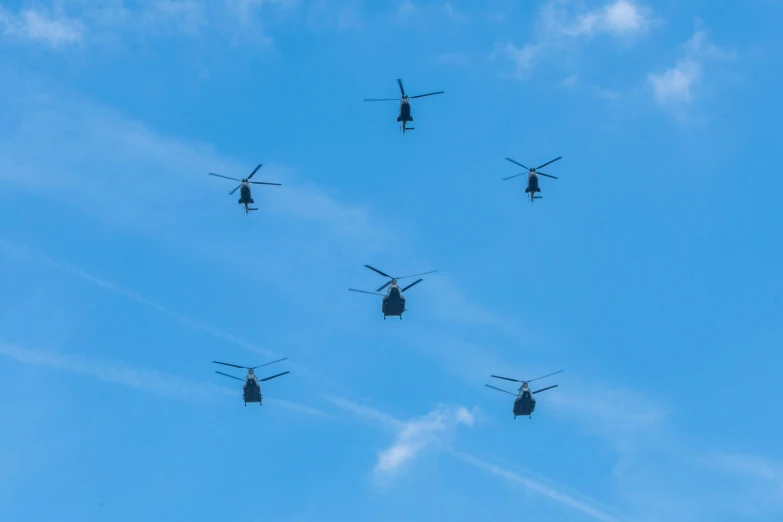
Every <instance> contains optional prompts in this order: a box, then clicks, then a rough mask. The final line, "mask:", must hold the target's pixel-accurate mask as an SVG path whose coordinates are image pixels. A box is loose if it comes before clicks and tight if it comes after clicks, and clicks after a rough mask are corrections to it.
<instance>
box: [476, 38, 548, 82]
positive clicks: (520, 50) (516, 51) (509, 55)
mask: <svg viewBox="0 0 783 522" xmlns="http://www.w3.org/2000/svg"><path fill="white" fill-rule="evenodd" d="M545 49H546V45H545V44H543V43H535V44H526V45H524V46H522V47H517V46H516V45H515V44H514V43H512V42H506V43H504V44H502V45H499V46H498V47H497V48H496V49H495V50H494V51H493V52H492V54H491V55H490V59H497V58H504V59H506V60H508V61H510V62H511V64H512V66H513V68H514V72H513V76H514V77H515V78H517V79H526V78H527V77H528V76H529V75H530V73H531V71H532V70H533V68H534V67H535V66H536V65H537V63H538V60H539V59H540V58H541V56H542V53H543V52H544V51H545Z"/></svg>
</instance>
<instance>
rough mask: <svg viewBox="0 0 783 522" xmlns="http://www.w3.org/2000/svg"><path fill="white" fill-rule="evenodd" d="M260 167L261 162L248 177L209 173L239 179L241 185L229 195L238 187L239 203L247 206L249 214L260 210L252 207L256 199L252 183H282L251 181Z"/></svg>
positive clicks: (246, 210) (246, 211)
mask: <svg viewBox="0 0 783 522" xmlns="http://www.w3.org/2000/svg"><path fill="white" fill-rule="evenodd" d="M260 168H261V164H259V165H258V166H257V167H256V168H255V170H253V172H251V173H250V175H249V176H248V177H246V178H245V179H237V178H229V177H228V176H223V175H221V174H215V173H213V172H210V173H209V175H210V176H217V177H219V178H226V179H232V180H234V181H239V186H238V187H236V188H235V189H234V190H232V191H231V192H229V193H228V195H229V196H230V195H231V194H233V193H234V192H236V191H237V189H239V200H238V201H237V203H239V204H240V205H244V206H245V214H249V213H250V211H251V210H258V209H257V208H252V207H251V206H250V205H252V204H253V203H255V201H254V200H253V195H252V193H251V192H250V184H251V183H252V184H253V185H277V186H280V183H268V182H266V181H250V178H252V177H253V176H254V175H255V174H256V172H257V171H258V169H260Z"/></svg>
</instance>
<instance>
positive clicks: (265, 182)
mask: <svg viewBox="0 0 783 522" xmlns="http://www.w3.org/2000/svg"><path fill="white" fill-rule="evenodd" d="M248 183H252V184H253V185H276V186H278V187H279V186H281V185H282V183H269V182H268V181H249V182H248Z"/></svg>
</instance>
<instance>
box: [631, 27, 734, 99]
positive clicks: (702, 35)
mask: <svg viewBox="0 0 783 522" xmlns="http://www.w3.org/2000/svg"><path fill="white" fill-rule="evenodd" d="M681 52H682V54H683V56H682V57H681V58H680V59H679V60H678V61H677V63H675V64H674V66H672V67H670V68H668V69H666V70H664V71H662V72H657V73H656V72H652V73H650V74H648V75H647V81H648V83H649V85H650V86H651V87H652V91H653V96H654V98H655V101H657V102H658V103H659V104H660V105H664V106H669V105H687V104H690V103H691V102H692V101H693V99H694V97H695V91H696V89H697V88H698V86H699V84H700V83H701V80H702V76H703V70H704V65H705V63H706V62H708V61H726V60H733V59H734V58H735V57H736V53H734V52H733V51H728V50H725V49H722V48H720V47H718V46H717V45H715V44H713V43H712V42H711V41H710V40H709V37H708V35H707V33H706V31H704V30H697V31H696V32H695V33H694V34H693V36H692V37H691V38H690V40H688V41H687V42H686V43H685V44H684V45H683V46H682V51H681Z"/></svg>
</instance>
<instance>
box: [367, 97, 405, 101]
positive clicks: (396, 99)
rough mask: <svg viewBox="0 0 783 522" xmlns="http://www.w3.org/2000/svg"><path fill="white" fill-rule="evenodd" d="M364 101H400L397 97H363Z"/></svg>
mask: <svg viewBox="0 0 783 522" xmlns="http://www.w3.org/2000/svg"><path fill="white" fill-rule="evenodd" d="M364 101H400V99H399V98H365V99H364Z"/></svg>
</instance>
